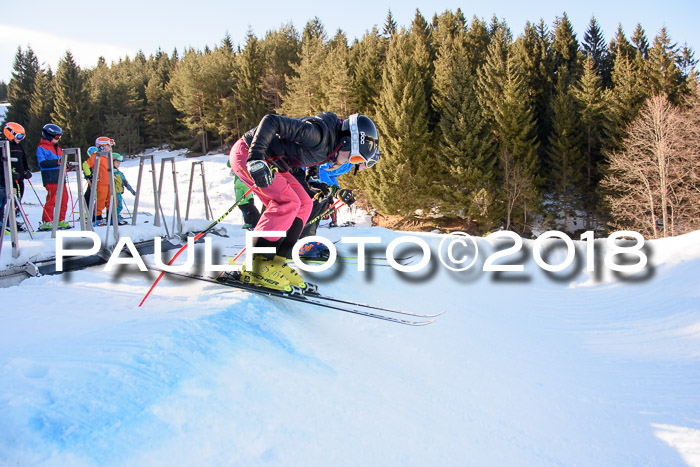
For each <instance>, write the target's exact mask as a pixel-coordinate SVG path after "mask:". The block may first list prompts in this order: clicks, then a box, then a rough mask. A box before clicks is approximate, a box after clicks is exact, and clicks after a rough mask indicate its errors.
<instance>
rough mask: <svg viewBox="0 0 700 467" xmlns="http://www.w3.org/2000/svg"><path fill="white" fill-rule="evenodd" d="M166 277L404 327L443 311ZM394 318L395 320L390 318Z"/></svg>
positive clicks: (230, 280) (224, 279)
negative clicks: (405, 308) (229, 288)
mask: <svg viewBox="0 0 700 467" xmlns="http://www.w3.org/2000/svg"><path fill="white" fill-rule="evenodd" d="M151 269H153V270H155V271H161V272H163V270H161V269H158V268H153V267H152V268H151ZM168 274H171V275H174V276H179V277H184V278H188V279H196V280H199V281H204V282H209V283H212V284H218V285H223V286H226V287H233V288H236V289H240V290H245V291H247V292H252V293H255V294H259V295H264V296H267V297H271V298H279V299H283V300H291V301H295V302H298V303H305V304H308V305H313V306H317V307H322V308H327V309H333V310H338V311H343V312H345V313H352V314H356V315H361V316H365V317H368V318H374V319H380V320H384V321H389V322H392V323H396V324H404V325H407V326H425V325H428V324H430V323H432V322H434V321H435V319H437V317H438V316H440V315H442V314H443V313H444V311H442V312H439V313H414V312H410V311H403V310H397V309H393V308H387V307H382V306H377V305H370V304H367V303H360V302H355V301H351V300H345V299H342V298H337V297H331V296H327V295H323V294H320V293H318V292H316V291H313V290H315V287H310V288H309V290H308V291H306V292H305V291H302V290H301V289H295V290H293V291H292V292H285V291H280V290H273V289H268V288H265V287H261V286H257V285H251V284H248V283H245V282H242V281H240V280H239V277H240V276H239V274H238V273H232V274H225V275H222V276H220V277H218V278H212V277H208V276H202V275H199V274H190V273H185V272H168ZM391 315H397V316H391Z"/></svg>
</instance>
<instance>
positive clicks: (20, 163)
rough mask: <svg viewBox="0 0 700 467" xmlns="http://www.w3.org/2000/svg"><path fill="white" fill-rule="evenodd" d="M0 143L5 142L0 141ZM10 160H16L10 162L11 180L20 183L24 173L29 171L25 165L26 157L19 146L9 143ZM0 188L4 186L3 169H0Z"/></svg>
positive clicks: (12, 142) (27, 165)
mask: <svg viewBox="0 0 700 467" xmlns="http://www.w3.org/2000/svg"><path fill="white" fill-rule="evenodd" d="M0 141H3V142H4V141H6V140H5V139H1V140H0ZM10 158H12V159H17V160H16V161H13V162H12V164H11V165H12V179H13V181H20V180H22V179H23V178H24V172H25V171H27V170H29V164H28V163H27V155H26V154H25V153H24V148H23V147H22V145H21V144H19V143H16V142H14V141H10ZM0 186H3V187H4V186H5V167H4V166H2V167H0Z"/></svg>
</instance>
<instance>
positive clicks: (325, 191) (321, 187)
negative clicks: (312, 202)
mask: <svg viewBox="0 0 700 467" xmlns="http://www.w3.org/2000/svg"><path fill="white" fill-rule="evenodd" d="M306 184H307V185H308V186H309V190H311V191H313V192H314V194H315V196H314V198H316V197H317V196H318V197H320V198H321V199H323V198H327V197H328V196H330V194H331V187H329V186H328V185H326V184H325V183H323V182H322V181H321V180H319V179H317V178H309V179H307V180H306Z"/></svg>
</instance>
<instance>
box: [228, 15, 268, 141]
mask: <svg viewBox="0 0 700 467" xmlns="http://www.w3.org/2000/svg"><path fill="white" fill-rule="evenodd" d="M263 58H264V57H263V51H262V50H261V48H260V44H259V42H258V39H257V38H256V37H255V35H254V34H253V31H252V30H250V29H249V30H248V33H247V35H246V42H245V47H244V48H243V50H242V51H241V53H240V54H239V55H238V60H237V66H236V69H235V74H236V83H237V89H236V94H237V95H238V98H239V100H240V119H241V120H240V126H239V132H238V134H235V135H234V136H236V137H238V136H240V134H241V133H243V132H245V131H247V130H248V129H250V128H253V127H254V126H257V124H258V122H260V119H261V118H262V117H263V116H264V115H265V98H264V95H263V88H264V78H265V64H264V63H263Z"/></svg>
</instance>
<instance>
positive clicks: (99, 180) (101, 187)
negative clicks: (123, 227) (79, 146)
mask: <svg viewBox="0 0 700 467" xmlns="http://www.w3.org/2000/svg"><path fill="white" fill-rule="evenodd" d="M112 146H114V140H113V139H111V138H108V137H106V136H100V137H99V138H97V139H96V140H95V147H96V148H97V151H94V152H93V153H92V154H91V155H90V157H89V158H88V159H87V160H86V161H85V162H83V172H84V173H85V175H86V177H91V179H92V180H91V182H92V183H93V184H94V185H95V192H96V200H95V214H94V217H93V223H94V225H95V226H96V227H98V226H103V225H106V223H105V221H104V219H103V218H102V211H103V210H104V208H105V207H106V208H109V164H110V163H111V159H110V157H111V154H112ZM97 157H99V158H100V166H99V173H97V174H95V173H94V170H95V161H96V158H97ZM88 207H89V206H88Z"/></svg>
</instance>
